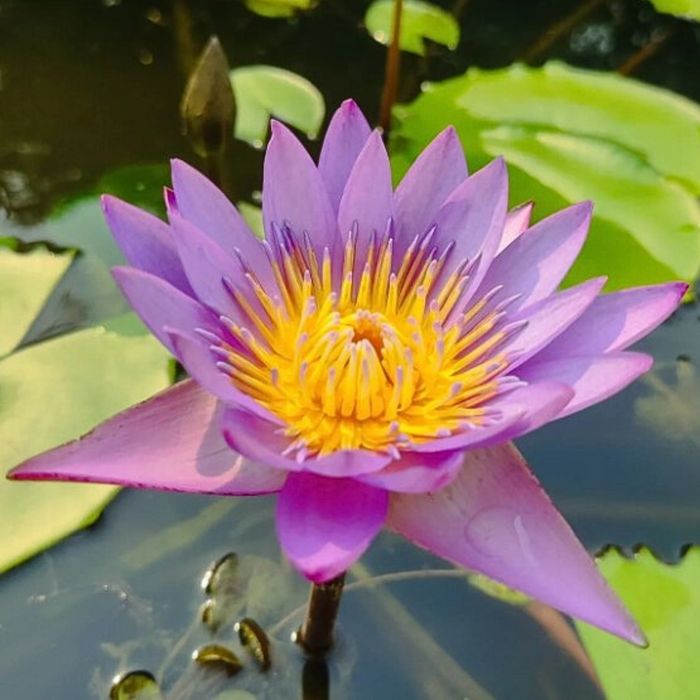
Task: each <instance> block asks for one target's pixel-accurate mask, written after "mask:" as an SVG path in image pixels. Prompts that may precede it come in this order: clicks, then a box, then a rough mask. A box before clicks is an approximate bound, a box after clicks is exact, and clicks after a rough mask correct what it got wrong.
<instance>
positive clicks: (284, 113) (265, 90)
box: [230, 66, 326, 148]
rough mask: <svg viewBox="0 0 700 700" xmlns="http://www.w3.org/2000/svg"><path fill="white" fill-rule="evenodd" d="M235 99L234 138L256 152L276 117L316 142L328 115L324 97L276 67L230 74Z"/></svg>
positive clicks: (243, 70)
mask: <svg viewBox="0 0 700 700" xmlns="http://www.w3.org/2000/svg"><path fill="white" fill-rule="evenodd" d="M230 76H231V85H232V86H233V94H234V96H235V98H236V126H235V128H234V135H235V137H236V138H237V139H240V140H241V141H245V142H247V143H249V144H251V145H252V146H255V147H257V148H260V147H262V145H263V144H264V142H265V139H266V138H267V132H268V128H269V124H270V118H271V117H275V118H276V119H279V120H280V121H283V122H285V123H286V124H289V125H291V126H293V127H295V128H297V129H299V130H300V131H303V132H304V133H305V134H306V135H307V136H308V137H309V138H316V136H317V134H318V132H319V129H320V128H321V124H322V123H323V117H324V115H325V112H326V106H325V102H324V101H323V95H321V93H320V92H319V90H318V89H317V88H316V87H315V86H314V85H313V84H312V83H310V82H309V81H308V80H307V79H306V78H302V77H301V76H300V75H297V74H296V73H292V72H291V71H288V70H284V69H282V68H275V67H274V66H245V67H244V68H235V69H234V70H232V71H231V73H230Z"/></svg>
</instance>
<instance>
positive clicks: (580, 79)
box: [392, 63, 700, 289]
mask: <svg viewBox="0 0 700 700" xmlns="http://www.w3.org/2000/svg"><path fill="white" fill-rule="evenodd" d="M396 115H397V117H398V122H399V123H398V125H397V128H396V129H395V130H394V131H393V132H392V139H393V143H392V153H393V165H394V170H395V172H396V174H397V175H400V174H401V173H402V172H404V171H405V170H406V168H407V167H408V166H409V164H410V162H411V161H412V160H413V159H415V157H416V156H417V155H418V153H419V152H420V150H421V149H422V148H423V146H424V145H425V144H426V143H427V142H428V141H429V140H430V139H431V138H432V137H433V136H434V135H435V134H437V133H438V132H439V131H441V130H442V129H443V128H444V127H445V126H447V125H448V124H454V125H455V127H456V128H457V130H458V132H459V135H460V138H461V140H462V143H463V145H464V147H465V150H466V152H467V156H468V159H469V161H470V167H471V170H472V171H474V170H477V169H478V168H480V167H482V166H483V165H484V164H485V163H486V162H488V161H489V160H491V159H492V158H494V157H495V156H497V155H505V156H506V161H507V162H508V164H509V172H510V177H511V188H510V193H511V202H512V203H513V204H516V203H521V202H523V201H526V200H530V199H534V200H535V202H536V207H535V218H536V219H541V218H543V217H545V216H547V215H548V214H551V213H553V212H554V211H556V210H558V209H561V208H562V207H564V206H566V205H567V204H570V203H572V202H575V201H580V200H583V199H592V200H593V201H594V202H595V204H596V209H595V212H594V214H595V216H594V221H593V226H592V228H591V233H590V236H589V239H588V242H587V244H586V246H585V247H584V251H583V253H582V255H581V256H580V258H579V260H578V261H577V263H576V265H575V266H574V268H573V271H572V273H571V275H570V276H569V278H568V280H567V281H568V283H573V282H575V281H578V280H580V279H582V278H585V277H591V276H597V275H604V274H607V275H608V276H609V277H610V282H609V285H608V286H609V288H612V289H615V288H622V287H625V286H630V285H635V284H646V283H653V282H661V281H665V280H670V279H677V278H679V277H680V278H683V279H686V280H691V279H693V278H694V277H695V276H696V275H697V273H698V268H699V267H700V207H699V206H698V202H697V195H698V194H700V137H699V134H700V107H698V105H695V104H694V103H692V102H690V101H688V100H686V99H684V98H681V97H678V96H677V95H674V94H673V93H670V92H668V91H665V90H661V89H659V88H654V87H650V86H647V85H644V84H642V83H639V82H637V81H634V80H631V79H627V78H621V77H620V76H615V75H611V74H607V73H598V72H595V71H585V70H580V69H574V68H570V67H568V66H565V65H562V64H558V63H551V64H548V65H546V66H545V67H543V68H527V67H524V66H513V67H510V68H507V69H504V70H497V71H482V70H477V69H473V70H470V71H468V72H467V73H466V74H464V75H463V76H461V77H458V78H455V79H452V80H448V81H445V82H443V83H438V84H433V85H431V86H429V87H428V88H427V89H426V91H425V92H424V93H423V94H422V95H421V96H420V97H419V98H418V99H417V100H416V101H415V102H413V103H412V104H410V105H406V106H402V107H399V108H397V110H396Z"/></svg>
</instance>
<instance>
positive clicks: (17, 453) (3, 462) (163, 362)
mask: <svg viewBox="0 0 700 700" xmlns="http://www.w3.org/2000/svg"><path fill="white" fill-rule="evenodd" d="M133 319H134V317H133V316H129V317H127V318H126V319H119V321H118V322H117V323H116V324H115V325H114V326H110V325H109V324H107V325H104V326H100V327H96V328H90V329H86V330H83V331H79V332H77V333H71V334H69V335H64V336H61V337H60V338H57V339H55V340H50V341H46V342H44V343H39V344H37V345H34V346H32V347H29V348H27V349H26V350H20V351H18V352H16V353H14V354H12V355H10V356H8V357H6V358H4V359H3V360H2V361H0V473H2V474H4V473H5V472H7V470H8V469H9V468H11V467H12V466H14V465H16V464H18V463H19V462H21V461H23V460H24V459H27V458H28V457H31V456H32V455H35V454H37V453H38V452H41V451H43V450H47V449H49V448H51V447H55V446H56V445H59V444H60V443H62V442H65V441H67V440H70V439H73V438H76V437H78V436H79V435H81V434H83V433H85V432H87V431H88V430H90V429H91V428H93V427H94V426H95V425H96V424H97V423H99V422H101V421H103V420H104V419H106V418H108V417H109V416H111V415H113V414H115V413H117V412H118V411H120V410H122V409H124V408H127V407H128V406H130V405H131V404H133V403H136V402H138V401H141V400H143V399H146V398H147V397H149V396H151V395H152V394H154V393H156V392H157V391H159V390H161V389H163V388H165V387H166V386H167V385H168V384H169V383H170V379H171V376H170V371H169V363H170V361H169V356H168V353H167V352H166V351H165V350H164V349H163V348H162V347H161V346H160V344H159V343H158V342H157V341H156V340H155V338H153V337H152V336H150V335H149V334H148V333H147V331H146V330H145V328H143V327H142V326H140V324H137V323H136V322H135V321H134V320H133ZM137 329H138V330H137ZM117 491H118V489H117V488H115V487H112V486H95V485H86V484H43V483H15V482H9V481H5V480H4V479H2V480H0V530H1V531H2V532H3V545H2V548H1V549H0V572H1V571H4V570H6V569H9V568H11V567H13V566H15V565H17V564H19V563H20V562H22V561H24V560H26V559H28V558H29V557H31V556H33V555H34V554H36V553H37V552H40V551H42V550H43V549H46V548H47V547H49V546H51V545H52V544H54V543H55V542H57V541H59V540H60V539H62V538H63V537H65V536H66V535H68V534H70V533H72V532H74V531H76V530H78V529H79V528H81V527H85V526H87V525H89V524H90V523H92V522H93V521H94V520H95V519H96V518H97V516H98V515H99V513H100V512H101V511H102V509H103V508H104V506H105V505H106V504H107V503H108V502H109V501H110V500H111V499H112V498H113V497H114V495H115V494H116V493H117Z"/></svg>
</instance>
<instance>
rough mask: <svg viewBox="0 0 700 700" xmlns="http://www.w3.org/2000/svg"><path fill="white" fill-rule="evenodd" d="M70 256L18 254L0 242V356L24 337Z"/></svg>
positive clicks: (9, 350) (61, 274)
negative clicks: (2, 245) (0, 244)
mask: <svg viewBox="0 0 700 700" xmlns="http://www.w3.org/2000/svg"><path fill="white" fill-rule="evenodd" d="M72 260H73V255H72V254H69V253H66V254H63V255H56V254H55V253H51V252H49V251H47V250H43V249H37V250H34V251H32V252H31V253H25V254H20V253H15V252H13V251H12V250H10V249H9V248H5V247H1V246H0V300H2V301H1V302H0V328H2V334H0V357H2V356H3V355H6V354H7V353H9V352H11V351H12V350H13V349H14V348H15V347H16V346H17V345H18V344H19V343H20V342H21V340H22V338H24V336H25V334H26V333H27V331H28V330H29V327H30V326H31V324H32V321H33V320H34V318H35V317H36V316H37V314H38V313H39V311H40V310H41V308H42V307H43V306H44V304H45V303H46V300H47V299H48V298H49V296H50V295H51V292H52V291H53V289H54V287H55V286H56V284H57V283H58V281H59V280H60V279H61V277H63V275H64V274H65V272H66V270H67V269H68V267H69V266H70V264H71V261H72Z"/></svg>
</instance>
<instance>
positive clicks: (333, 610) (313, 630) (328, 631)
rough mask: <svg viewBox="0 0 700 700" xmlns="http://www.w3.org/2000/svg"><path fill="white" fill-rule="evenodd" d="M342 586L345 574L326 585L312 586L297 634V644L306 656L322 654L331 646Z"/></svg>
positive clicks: (316, 584) (315, 584)
mask: <svg viewBox="0 0 700 700" xmlns="http://www.w3.org/2000/svg"><path fill="white" fill-rule="evenodd" d="M344 584H345V574H341V575H340V576H338V577H337V578H334V579H332V580H331V581H328V582H327V583H320V584H318V583H314V584H312V586H311V592H310V593H309V603H308V606H307V608H306V618H305V620H304V623H303V624H302V626H301V628H300V629H299V632H298V633H297V643H298V644H299V645H300V646H301V647H302V648H303V649H304V651H306V652H307V653H308V654H324V653H325V652H327V651H328V650H329V649H330V648H331V646H333V629H334V627H335V620H336V618H337V617H338V608H339V607H340V599H341V597H342V595H343V586H344Z"/></svg>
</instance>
